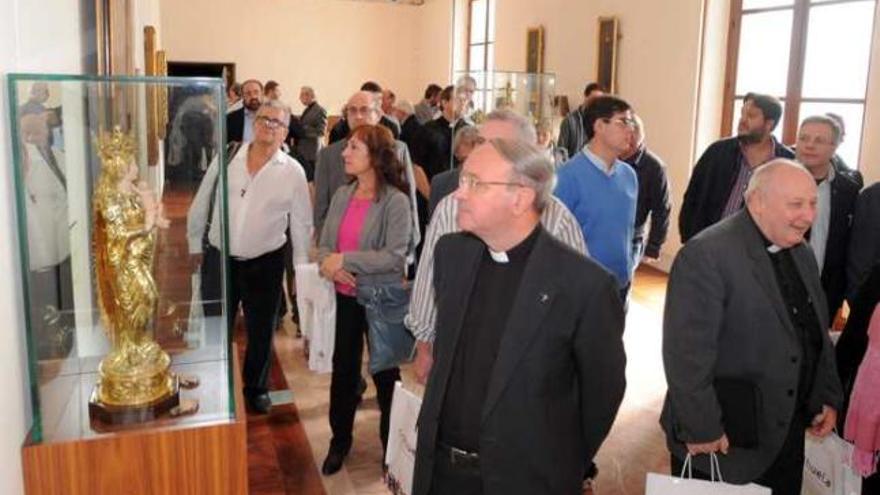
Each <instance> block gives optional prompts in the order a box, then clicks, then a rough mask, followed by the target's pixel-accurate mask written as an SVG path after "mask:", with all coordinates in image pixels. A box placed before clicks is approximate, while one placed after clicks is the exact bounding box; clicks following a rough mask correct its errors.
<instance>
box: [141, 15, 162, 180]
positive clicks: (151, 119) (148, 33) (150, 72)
mask: <svg viewBox="0 0 880 495" xmlns="http://www.w3.org/2000/svg"><path fill="white" fill-rule="evenodd" d="M156 61H157V57H156V28H155V27H153V26H144V73H145V74H146V75H147V76H157V75H159V74H158V71H157V70H156V65H157V64H156ZM157 163H159V91H158V87H157V86H156V85H155V84H150V85H148V86H147V164H148V165H150V166H154V165H156V164H157Z"/></svg>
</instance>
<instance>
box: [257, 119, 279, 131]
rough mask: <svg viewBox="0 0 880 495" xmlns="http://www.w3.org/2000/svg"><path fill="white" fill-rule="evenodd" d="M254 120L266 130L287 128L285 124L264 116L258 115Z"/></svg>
mask: <svg viewBox="0 0 880 495" xmlns="http://www.w3.org/2000/svg"><path fill="white" fill-rule="evenodd" d="M255 120H256V121H257V122H259V123H260V125H262V126H265V127H266V129H271V130H273V131H274V130H275V129H281V128H284V127H287V124H285V123H284V122H281V121H280V120H278V119H273V118H270V117H266V116H265V115H258V116H257V118H256V119H255Z"/></svg>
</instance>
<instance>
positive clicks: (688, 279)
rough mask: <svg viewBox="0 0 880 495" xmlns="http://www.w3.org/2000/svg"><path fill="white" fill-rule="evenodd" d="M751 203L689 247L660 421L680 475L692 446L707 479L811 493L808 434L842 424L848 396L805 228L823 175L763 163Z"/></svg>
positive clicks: (673, 306)
mask: <svg viewBox="0 0 880 495" xmlns="http://www.w3.org/2000/svg"><path fill="white" fill-rule="evenodd" d="M745 202H746V208H745V209H744V210H741V211H739V212H738V213H735V214H734V215H732V216H730V217H729V218H727V219H725V220H723V221H721V222H719V223H718V224H716V225H714V226H712V227H710V228H708V229H706V230H705V231H703V232H702V233H700V234H698V235H697V236H696V237H694V238H693V239H692V240H690V241H689V242H688V243H687V244H685V246H684V247H683V248H682V249H681V251H679V253H678V256H677V257H676V259H675V262H674V263H673V266H672V272H671V273H670V278H669V288H668V291H667V296H666V311H665V316H664V321H663V363H664V366H665V368H666V379H667V382H668V384H669V391H668V392H667V395H666V403H665V404H664V407H663V414H662V416H661V419H660V422H661V424H662V426H663V429H664V430H665V431H666V439H667V445H668V447H669V449H670V451H671V452H672V472H673V473H676V474H677V473H678V472H680V470H681V466H682V463H683V461H684V460H685V458H686V457H687V455H688V454H691V455H693V457H692V461H693V462H694V467H695V468H696V470H697V471H698V472H699V474H700V475H701V476H703V477H708V473H709V472H710V469H709V458H710V456H709V455H705V454H710V453H717V454H719V455H718V459H719V461H720V466H721V472H722V473H723V476H724V480H725V481H728V482H733V483H749V482H755V483H758V484H759V485H763V486H766V487H769V488H772V490H773V494H774V495H786V494H791V495H796V494H800V492H801V481H802V474H803V465H804V433H805V431H806V432H807V433H809V434H811V435H816V436H825V435H827V434H828V433H829V432H830V431H831V429H832V428H833V427H834V424H835V420H836V418H837V412H836V411H838V410H839V409H840V406H841V402H842V399H843V396H842V395H843V394H842V391H841V385H840V381H839V379H838V377H837V373H836V370H835V365H834V357H833V348H832V345H831V341H830V340H829V338H828V334H827V333H826V332H825V329H826V328H828V327H829V324H828V309H827V305H826V303H825V295H824V294H823V292H822V286H821V283H820V281H819V271H818V267H817V265H816V258H815V257H814V256H813V253H812V251H811V250H810V247H809V245H808V244H807V243H806V242H805V241H804V234H805V233H806V232H807V230H809V228H810V226H811V225H812V223H813V220H814V218H815V216H816V183H815V181H814V180H813V177H812V176H811V175H810V173H809V172H807V171H806V169H804V168H803V167H802V166H801V165H799V164H797V163H795V162H792V161H789V160H784V159H777V160H773V161H771V162H769V163H767V164H765V165H763V166H761V167H759V168H757V169H756V170H755V172H754V173H753V174H752V177H751V179H750V181H749V184H748V187H747V189H746V193H745Z"/></svg>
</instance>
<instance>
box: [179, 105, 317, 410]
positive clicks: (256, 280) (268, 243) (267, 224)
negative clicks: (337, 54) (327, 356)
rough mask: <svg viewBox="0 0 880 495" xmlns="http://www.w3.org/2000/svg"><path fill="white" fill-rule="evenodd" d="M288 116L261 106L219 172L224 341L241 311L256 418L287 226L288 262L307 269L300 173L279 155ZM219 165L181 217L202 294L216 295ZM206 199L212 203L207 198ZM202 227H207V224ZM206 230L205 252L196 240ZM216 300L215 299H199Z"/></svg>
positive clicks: (247, 388)
mask: <svg viewBox="0 0 880 495" xmlns="http://www.w3.org/2000/svg"><path fill="white" fill-rule="evenodd" d="M289 121H290V114H289V112H288V110H287V107H285V106H284V105H283V104H281V103H280V102H277V101H269V102H266V103H265V104H263V105H262V106H260V107H259V108H258V110H257V112H256V116H255V118H254V128H253V135H254V139H253V141H252V142H250V143H249V144H247V145H245V146H242V147H241V148H240V149H239V151H238V153H236V155H235V156H234V157H233V158H232V160H231V161H230V162H229V165H228V167H227V172H226V173H227V198H228V203H229V204H228V206H229V225H228V226H227V227H228V228H227V229H226V230H227V232H228V233H229V246H228V252H229V256H230V258H231V259H230V261H229V268H230V277H229V280H230V281H231V285H230V287H229V298H228V300H229V304H230V305H229V307H227V308H226V311H227V315H228V316H227V321H228V324H229V331H230V335H231V331H232V327H233V324H234V321H235V315H236V313H237V312H238V305H239V303H241V306H242V310H243V313H244V320H245V328H246V330H247V342H248V343H247V351H246V352H245V360H244V371H243V374H244V396H245V400H246V401H247V405H248V406H249V407H250V408H251V409H252V410H253V411H254V412H257V413H261V414H264V413H266V412H268V411H269V408H270V407H271V401H270V399H269V396H268V393H267V392H268V389H267V378H268V374H269V363H270V360H269V357H270V354H271V350H272V333H273V330H274V329H275V327H276V318H277V314H278V304H279V302H280V301H281V277H282V274H283V272H284V259H283V258H284V244H285V239H286V237H285V232H286V231H287V228H288V225H289V226H290V235H291V240H292V243H293V253H292V257H293V262H294V264H297V263H307V262H308V249H309V240H310V237H311V231H312V207H311V203H310V202H309V190H308V185H307V183H306V176H305V172H303V169H302V167H301V166H300V164H299V163H297V161H296V160H294V159H293V158H291V157H290V156H289V155H287V154H286V153H284V152H283V151H282V150H281V143H283V142H284V138H285V137H287V124H288V122H289ZM218 173H219V165H218V162H217V159H216V158H215V159H214V161H213V162H212V163H211V166H210V167H209V168H208V170H207V172H206V173H205V178H204V180H203V181H202V184H201V185H200V186H199V190H198V192H197V193H196V197H195V199H194V200H193V204H192V207H191V208H190V211H189V214H188V215H187V240H188V243H189V252H190V254H191V258H192V262H193V264H194V265H201V271H202V287H203V288H204V289H206V290H207V291H210V290H211V289H218V288H219V287H220V278H219V277H221V276H222V275H221V265H222V263H221V258H220V245H221V244H220V243H221V240H220V239H221V228H220V210H221V208H220V207H219V205H220V194H221V191H219V190H218V189H219V188H217V186H216V185H217V184H218ZM212 196H213V198H212ZM209 219H210V223H209ZM206 227H207V228H208V235H207V240H208V242H207V246H206V251H205V252H204V253H203V252H202V246H203V236H204V234H205V229H206ZM202 296H203V299H204V300H206V301H209V300H215V301H216V300H220V299H221V298H222V295H221V294H219V293H210V292H208V293H206V292H205V291H203V293H202Z"/></svg>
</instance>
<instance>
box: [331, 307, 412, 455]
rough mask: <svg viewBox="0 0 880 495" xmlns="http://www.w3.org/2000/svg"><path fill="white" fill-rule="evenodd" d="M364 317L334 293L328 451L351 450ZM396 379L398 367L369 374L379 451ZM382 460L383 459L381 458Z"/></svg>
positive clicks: (360, 309) (384, 438) (361, 310)
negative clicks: (375, 405)
mask: <svg viewBox="0 0 880 495" xmlns="http://www.w3.org/2000/svg"><path fill="white" fill-rule="evenodd" d="M366 335H367V317H366V312H365V311H364V307H363V306H361V305H360V304H359V303H358V302H357V299H355V298H354V297H349V296H345V295H342V294H339V293H337V294H336V344H335V347H334V350H333V375H332V378H331V382H330V428H331V429H332V431H333V439H332V440H331V441H330V448H331V449H334V450H337V451H342V452H347V451H348V450H349V449H350V448H351V442H352V428H353V427H354V414H355V411H356V410H357V405H358V394H357V388H358V383H360V380H361V359H362V356H363V354H364V337H365V336H366ZM398 380H400V368H392V369H390V370H384V371H380V372H379V373H376V374H375V375H373V383H375V384H376V395H377V401H378V402H379V412H380V413H381V419H380V425H379V434H380V435H381V437H382V450H383V451H384V450H385V448H386V447H387V445H388V422H389V420H390V419H391V418H390V415H391V398H392V396H393V395H394V382H396V381H398ZM383 458H384V457H383Z"/></svg>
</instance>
